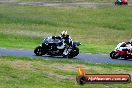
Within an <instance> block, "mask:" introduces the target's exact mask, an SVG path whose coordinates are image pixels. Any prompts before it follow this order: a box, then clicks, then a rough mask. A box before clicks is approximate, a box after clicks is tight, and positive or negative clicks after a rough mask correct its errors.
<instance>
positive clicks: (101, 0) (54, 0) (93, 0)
mask: <svg viewBox="0 0 132 88" xmlns="http://www.w3.org/2000/svg"><path fill="white" fill-rule="evenodd" d="M5 1H22V2H31V1H32V2H114V0H5Z"/></svg>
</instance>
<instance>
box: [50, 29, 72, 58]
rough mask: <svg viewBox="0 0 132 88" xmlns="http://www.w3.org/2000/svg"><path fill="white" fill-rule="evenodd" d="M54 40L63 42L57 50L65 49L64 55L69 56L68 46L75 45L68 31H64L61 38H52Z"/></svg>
mask: <svg viewBox="0 0 132 88" xmlns="http://www.w3.org/2000/svg"><path fill="white" fill-rule="evenodd" d="M52 39H59V40H60V41H62V42H60V43H59V44H58V46H57V48H58V49H63V48H65V50H64V52H63V54H64V56H66V55H67V54H68V50H67V48H66V45H70V46H72V45H73V41H72V38H71V37H70V35H68V34H67V31H62V32H61V34H60V35H59V36H52Z"/></svg>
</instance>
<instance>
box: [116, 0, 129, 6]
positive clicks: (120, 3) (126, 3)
mask: <svg viewBox="0 0 132 88" xmlns="http://www.w3.org/2000/svg"><path fill="white" fill-rule="evenodd" d="M115 5H128V2H126V1H122V2H119V1H115Z"/></svg>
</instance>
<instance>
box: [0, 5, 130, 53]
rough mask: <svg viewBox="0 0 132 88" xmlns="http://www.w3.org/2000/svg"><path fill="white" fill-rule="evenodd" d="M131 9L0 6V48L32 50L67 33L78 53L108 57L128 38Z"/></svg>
mask: <svg viewBox="0 0 132 88" xmlns="http://www.w3.org/2000/svg"><path fill="white" fill-rule="evenodd" d="M131 9H132V8H131V7H108V8H107V7H106V8H83V7H45V6H18V5H0V47H7V48H25V49H33V48H35V47H36V46H37V45H38V44H39V43H41V41H42V39H43V37H46V36H50V35H59V33H60V32H61V31H63V30H67V31H68V33H69V34H70V35H71V37H72V38H73V40H75V41H76V40H77V41H80V42H81V43H82V45H81V46H80V47H79V48H80V51H81V52H92V53H109V52H111V51H112V50H113V48H114V47H115V46H116V45H117V44H118V43H119V42H122V41H126V40H128V39H130V38H131V35H132V29H131V28H132V25H131V23H132V20H131V16H132V12H131Z"/></svg>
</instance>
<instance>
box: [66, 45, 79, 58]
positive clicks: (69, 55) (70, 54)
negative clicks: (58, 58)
mask: <svg viewBox="0 0 132 88" xmlns="http://www.w3.org/2000/svg"><path fill="white" fill-rule="evenodd" d="M78 54H79V48H78V47H74V48H73V49H72V50H71V52H70V53H69V54H68V58H73V57H75V56H77V55H78Z"/></svg>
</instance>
